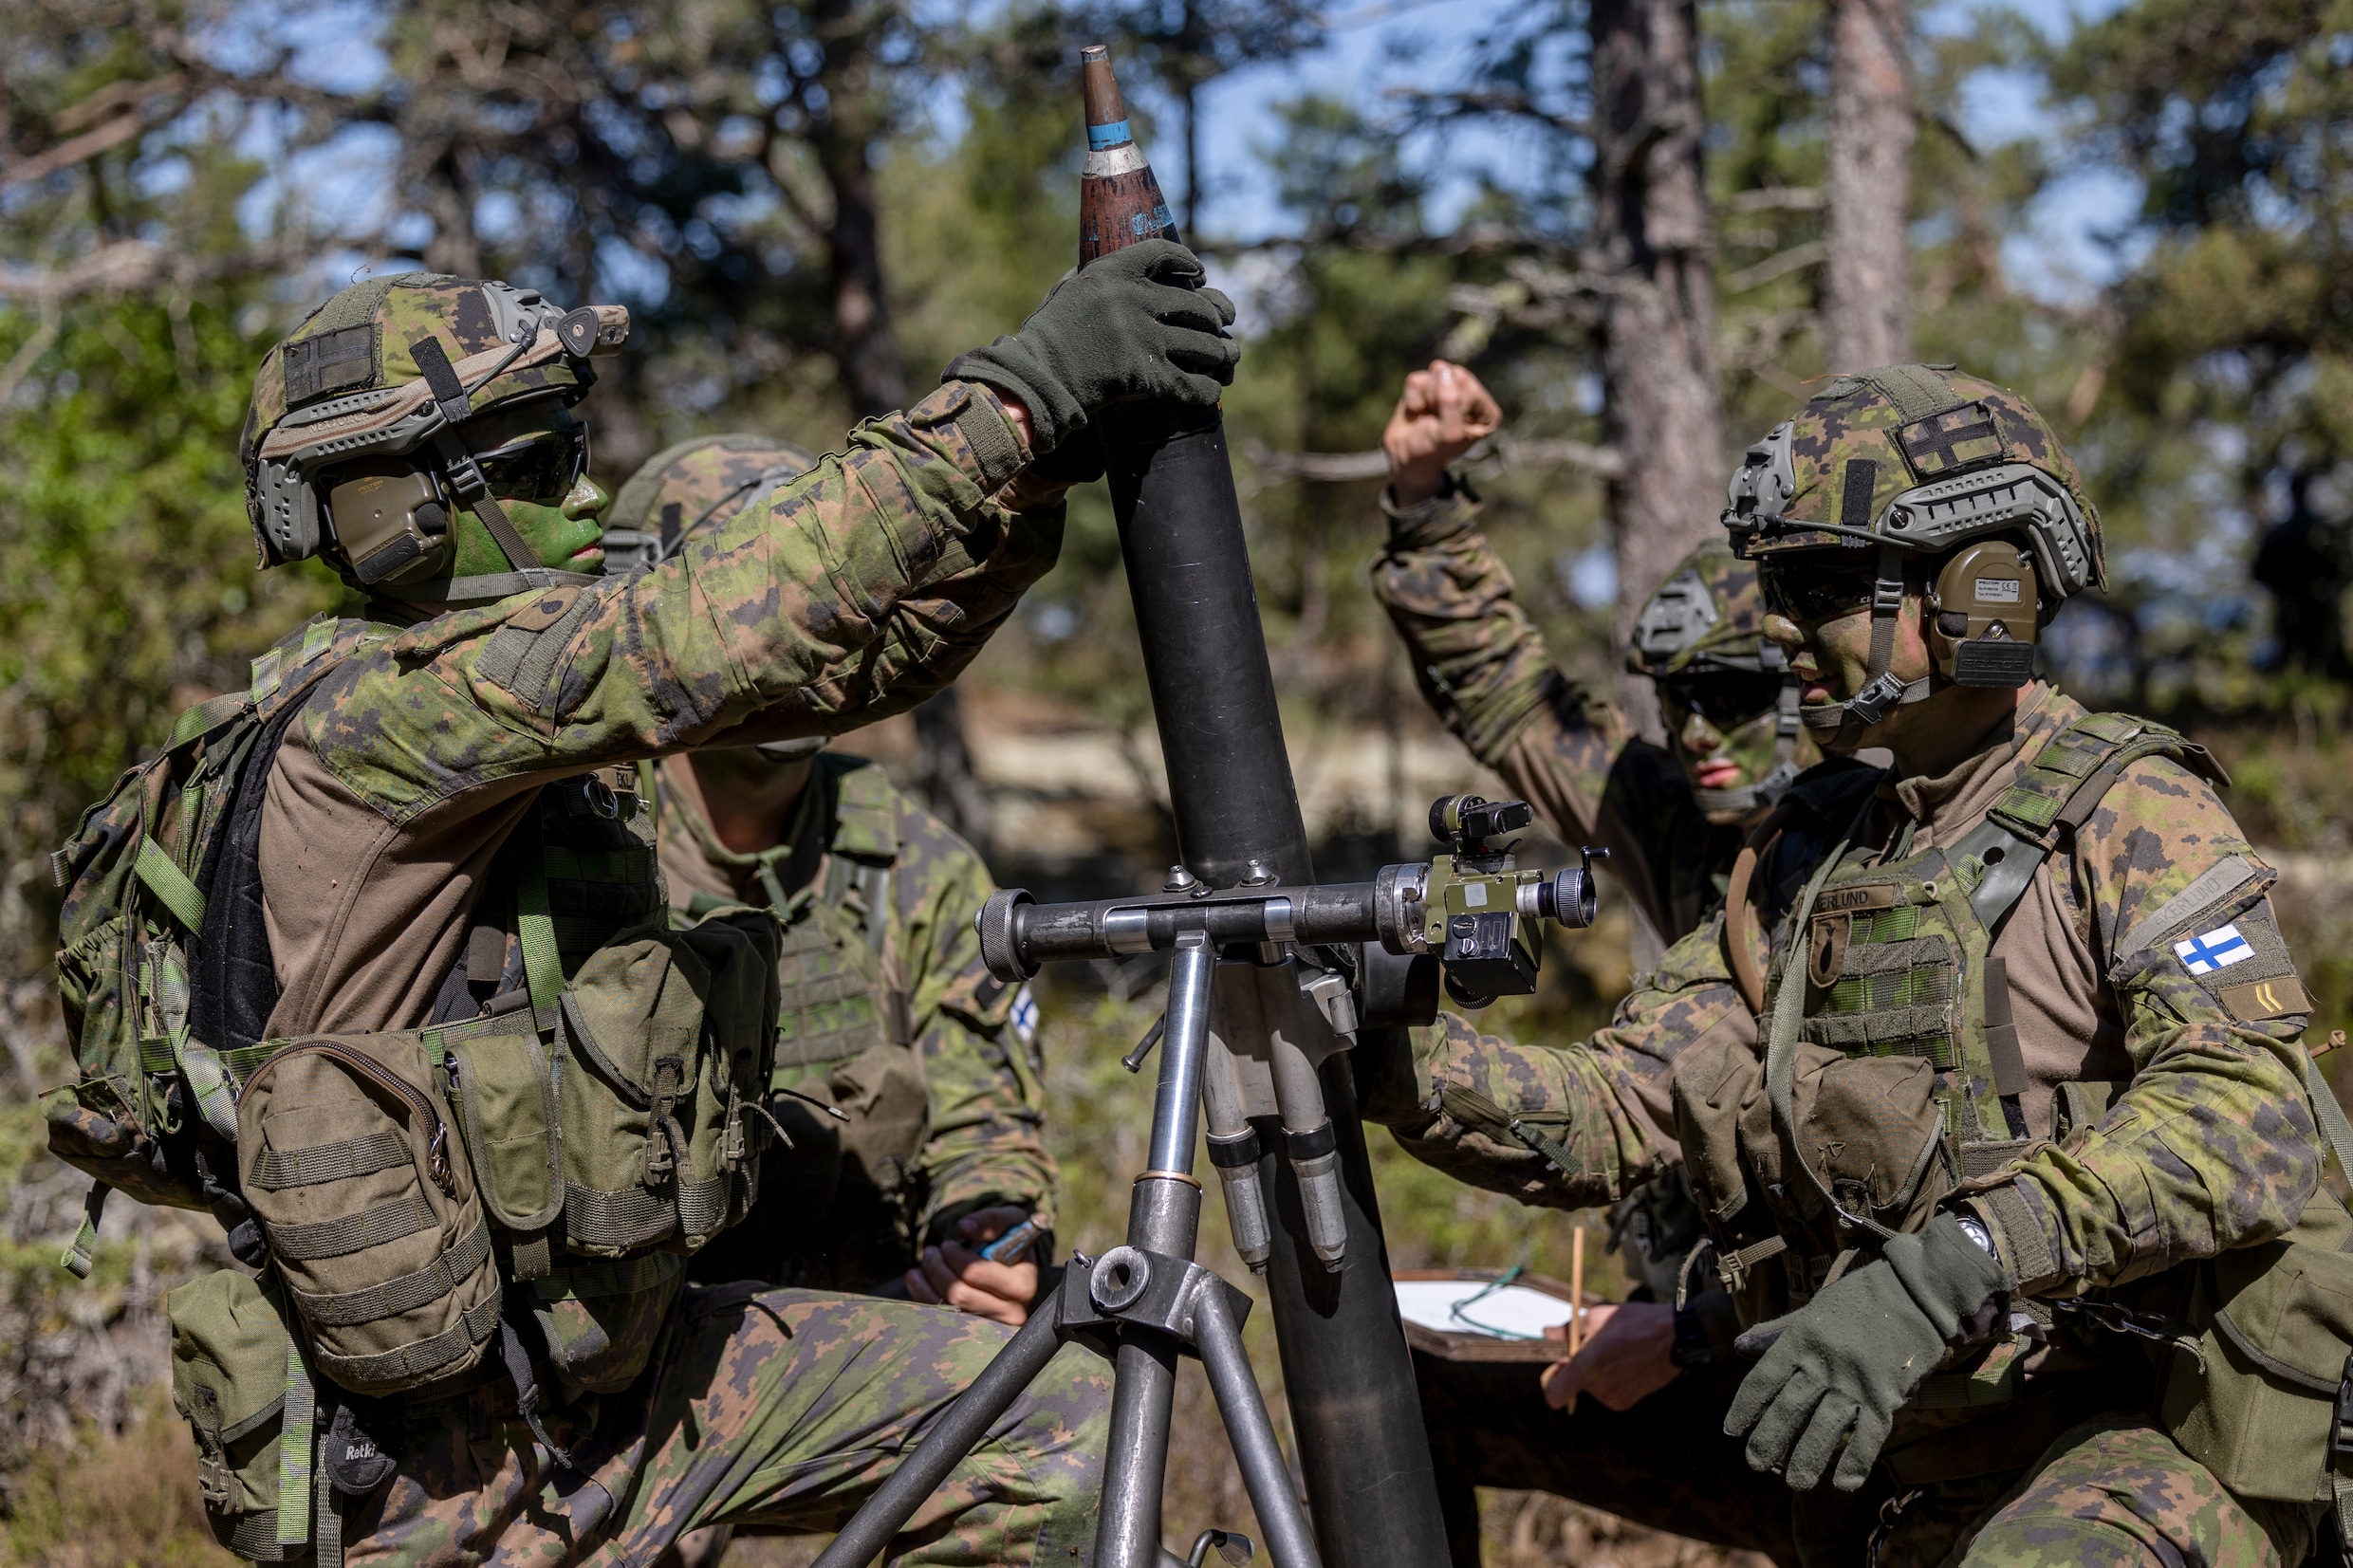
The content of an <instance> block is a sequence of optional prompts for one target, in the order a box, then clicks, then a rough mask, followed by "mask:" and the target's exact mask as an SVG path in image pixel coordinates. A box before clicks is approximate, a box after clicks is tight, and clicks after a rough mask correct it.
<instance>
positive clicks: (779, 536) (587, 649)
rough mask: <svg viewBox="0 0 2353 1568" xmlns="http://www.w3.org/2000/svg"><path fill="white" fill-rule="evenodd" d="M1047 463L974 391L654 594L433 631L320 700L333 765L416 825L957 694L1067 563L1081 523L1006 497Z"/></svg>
mask: <svg viewBox="0 0 2353 1568" xmlns="http://www.w3.org/2000/svg"><path fill="white" fill-rule="evenodd" d="M1026 456H1027V453H1026V451H1025V450H1024V449H1023V448H1022V446H1021V444H1020V440H1019V436H1018V434H1017V433H1016V432H1015V430H1014V428H1013V426H1012V425H1011V423H1010V421H1008V420H1007V419H1006V417H1005V415H1004V411H1003V408H1002V406H1001V405H1000V404H999V403H998V402H997V401H996V399H995V397H994V395H993V394H991V393H990V392H989V391H988V390H987V389H986V388H982V387H974V386H971V385H968V384H967V383H964V382H960V381H957V382H950V383H949V384H948V385H946V386H944V387H942V388H940V389H939V390H938V391H936V392H935V393H934V394H932V396H930V397H926V398H925V399H924V400H923V401H922V402H920V403H918V404H917V405H916V406H915V407H914V408H912V409H909V410H907V411H906V412H905V413H902V414H893V415H886V416H884V417H881V418H879V419H872V420H868V421H867V422H866V423H865V424H863V425H861V426H860V427H859V428H858V429H857V430H856V431H854V432H852V433H851V435H850V438H849V441H848V443H847V450H846V451H845V452H843V453H842V454H840V455H837V456H828V457H826V458H825V459H824V461H823V462H821V463H819V464H818V466H817V467H816V468H815V469H813V470H810V471H809V472H807V473H806V474H803V475H801V476H800V477H798V478H795V479H793V480H790V481H788V482H787V483H786V484H785V485H784V486H782V487H780V488H779V489H777V490H776V492H775V493H774V494H773V495H771V496H770V497H769V499H768V501H767V503H766V504H764V505H754V506H749V507H744V508H743V510H741V511H740V512H738V513H737V514H736V515H735V516H734V517H733V518H732V519H730V520H729V521H728V522H727V523H726V524H725V525H724V526H721V527H720V528H718V529H717V530H715V531H714V532H713V533H712V534H710V535H708V536H707V537H702V538H698V539H696V540H695V542H694V543H693V544H690V545H689V546H688V547H687V548H686V549H685V550H684V551H682V552H680V554H679V555H678V556H676V557H675V558H674V559H672V560H670V561H667V562H665V563H662V564H661V565H659V566H657V567H655V568H654V569H653V570H651V571H649V572H645V573H642V574H640V575H638V576H635V577H630V578H621V579H616V580H613V581H607V582H601V583H598V584H596V585H594V586H592V587H589V588H587V589H585V590H572V589H558V590H553V591H551V592H549V593H547V594H545V595H541V596H539V597H538V598H536V599H528V598H527V599H522V600H506V601H503V602H502V603H500V604H497V605H492V606H488V607H485V608H482V609H478V610H469V611H461V612H458V613H456V614H453V615H447V616H441V617H438V618H435V619H433V620H431V621H427V622H425V623H424V624H422V625H419V626H417V627H414V628H412V629H411V630H410V631H409V632H407V633H405V634H403V635H402V636H400V637H398V638H396V639H395V640H394V641H393V642H391V643H390V644H388V645H387V646H386V648H385V649H384V650H383V651H381V652H380V654H378V655H376V656H374V657H371V658H369V659H366V660H363V661H360V665H361V667H360V668H359V669H357V670H355V671H354V673H352V675H351V676H350V677H348V678H342V679H338V680H336V681H334V682H332V683H331V685H330V688H329V689H326V690H324V691H323V692H322V694H321V697H320V698H318V699H316V700H314V702H313V704H312V709H311V717H310V718H309V721H308V722H309V723H310V726H311V729H312V737H313V744H314V745H315V746H316V747H317V749H318V750H319V753H320V755H321V756H322V758H323V759H324V760H325V761H326V762H327V764H328V766H331V767H333V768H335V770H336V771H337V772H338V774H339V775H340V776H342V777H343V780H344V782H345V783H346V784H349V785H350V786H351V787H352V788H353V789H354V790H355V791H356V792H357V793H359V794H360V795H361V798H363V799H367V800H370V801H373V802H377V803H378V804H379V805H380V807H381V808H384V809H387V810H391V811H395V812H398V811H399V810H402V809H403V808H405V807H409V806H413V805H415V804H417V803H419V802H422V801H425V800H430V799H434V798H437V797H441V796H446V795H451V794H454V793H458V792H460V791H462V790H464V789H467V788H469V787H472V786H474V785H477V784H485V783H489V782H492V781H495V780H498V779H501V778H507V777H512V776H514V775H518V774H523V773H528V772H534V771H543V770H552V771H578V770H580V769H581V768H583V767H584V766H594V765H598V764H602V763H614V762H623V761H629V760H633V759H636V758H640V757H647V756H653V755H657V754H659V753H662V752H667V751H673V750H677V749H679V748H681V747H692V746H696V745H700V744H703V743H705V742H707V741H708V740H709V739H710V738H711V737H712V736H713V735H716V734H718V733H720V732H721V731H730V732H731V733H730V736H729V738H730V741H731V743H732V744H734V745H745V744H749V743H750V742H754V741H760V740H767V739H771V738H776V737H781V736H787V735H796V734H811V733H816V732H820V731H824V732H830V733H839V732H841V731H843V730H846V729H854V728H856V727H857V726H859V725H861V724H865V723H870V722H872V721H873V720H874V719H876V718H879V717H881V716H882V715H883V714H885V713H888V712H891V711H895V710H899V709H902V708H905V707H908V706H911V705H912V704H914V703H915V702H917V701H919V700H921V699H922V698H923V697H924V696H926V695H928V694H930V693H931V692H934V691H936V690H937V689H938V688H939V687H940V686H942V685H944V684H945V683H947V682H948V681H950V680H952V679H953V678H954V676H955V674H956V673H958V672H959V671H961V670H962V669H963V667H964V666H965V664H967V663H968V662H970V660H971V659H972V657H973V655H974V654H975V653H977V652H978V651H979V649H980V646H981V644H982V643H983V642H985V641H986V640H987V638H988V636H989V635H990V634H991V632H992V631H994V630H995V628H996V627H997V626H998V625H999V624H1000V623H1001V622H1002V621H1003V619H1004V618H1005V617H1006V615H1007V614H1008V613H1009V612H1010V610H1011V608H1012V606H1013V604H1014V603H1015V602H1016V601H1017V600H1019V599H1020V597H1021V595H1022V593H1023V592H1024V591H1025V590H1026V589H1027V588H1028V586H1029V585H1030V584H1031V583H1032V582H1034V581H1037V580H1038V578H1039V577H1041V576H1043V575H1044V574H1045V572H1046V571H1047V569H1048V568H1049V567H1050V566H1051V565H1052V564H1053V562H1054V558H1055V555H1056V554H1057V552H1058V551H1059V549H1060V547H1061V536H1062V517H1063V514H1062V509H1061V507H1060V506H1059V504H1055V505H1051V506H1048V507H1044V508H1043V509H1040V510H1037V511H1031V512H1015V511H1012V510H1010V509H1009V508H1007V507H1004V506H1002V505H1000V504H998V503H997V502H996V501H994V500H993V499H991V497H992V496H993V495H994V494H995V493H996V492H997V491H999V490H1000V489H1003V488H1004V486H1005V483H1006V481H1007V480H1008V479H1009V478H1010V477H1011V475H1012V473H1013V471H1014V470H1016V469H1018V467H1019V466H1020V464H1021V463H1022V462H1023V461H1024V460H1025V459H1026ZM387 732H390V733H391V735H392V737H394V738H393V740H392V741H391V743H390V744H388V743H387Z"/></svg>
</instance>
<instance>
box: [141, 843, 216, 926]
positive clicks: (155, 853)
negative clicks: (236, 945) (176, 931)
mask: <svg viewBox="0 0 2353 1568" xmlns="http://www.w3.org/2000/svg"><path fill="white" fill-rule="evenodd" d="M132 869H133V870H134V871H136V872H138V873H139V880H140V881H142V882H144V883H146V884H147V891H148V892H150V893H152V894H154V895H156V897H157V899H159V900H160V901H161V902H162V904H163V907H164V908H165V909H167V910H170V911H171V912H172V918H174V919H175V920H177V921H178V922H179V923H180V925H181V926H183V927H184V928H186V929H187V931H188V932H189V933H190V934H191V935H194V934H195V932H197V931H198V930H199V929H201V928H202V927H203V925H204V895H203V894H202V893H201V892H200V891H198V889H197V887H196V884H195V883H194V882H192V881H190V880H189V879H188V875H187V873H185V872H183V871H181V870H180V869H179V867H177V866H176V865H174V864H173V863H172V857H171V856H170V855H168V854H166V853H165V852H164V849H163V846H162V845H161V844H158V843H157V842H156V841H155V840H154V839H146V838H142V839H139V858H138V859H137V860H136V861H134V862H133V863H132Z"/></svg>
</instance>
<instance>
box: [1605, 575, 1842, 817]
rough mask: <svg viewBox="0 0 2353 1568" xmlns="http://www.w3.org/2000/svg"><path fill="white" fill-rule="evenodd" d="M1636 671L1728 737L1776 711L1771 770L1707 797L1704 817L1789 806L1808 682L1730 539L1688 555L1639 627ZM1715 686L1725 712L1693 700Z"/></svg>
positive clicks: (1631, 665)
mask: <svg viewBox="0 0 2353 1568" xmlns="http://www.w3.org/2000/svg"><path fill="white" fill-rule="evenodd" d="M1626 668H1627V669H1628V670H1630V671H1632V672H1633V673H1636V674H1638V675H1648V676H1649V677H1650V678H1651V679H1652V680H1654V681H1656V682H1658V684H1659V685H1660V686H1661V687H1662V688H1665V689H1667V690H1668V691H1670V692H1673V691H1677V689H1680V690H1681V692H1684V693H1686V703H1687V706H1694V707H1698V708H1700V709H1701V710H1703V713H1704V716H1705V717H1706V718H1707V719H1708V721H1709V722H1710V723H1712V724H1714V725H1715V726H1716V728H1717V729H1722V730H1724V731H1725V732H1726V733H1727V734H1729V733H1730V732H1731V729H1732V726H1733V725H1735V724H1742V723H1746V722H1748V721H1750V720H1751V719H1754V718H1755V717H1757V716H1758V715H1759V714H1762V713H1765V712H1767V711H1775V712H1777V714H1778V718H1777V720H1776V724H1775V729H1774V735H1773V766H1772V769H1771V771H1769V772H1768V773H1767V774H1766V775H1765V776H1764V777H1763V778H1761V779H1759V780H1757V781H1756V782H1755V783H1754V784H1744V785H1742V786H1741V787H1739V788H1737V789H1703V788H1700V787H1698V786H1697V785H1694V786H1693V789H1692V795H1693V798H1694V799H1695V801H1696V802H1697V803H1698V805H1699V808H1700V809H1701V810H1702V811H1706V812H1709V813H1711V814H1715V813H1738V814H1740V815H1742V816H1746V815H1748V814H1749V813H1751V812H1753V811H1755V810H1757V809H1759V808H1760V807H1764V806H1769V805H1771V804H1773V803H1774V802H1777V801H1779V800H1780V799H1781V797H1782V795H1783V794H1784V793H1786V792H1787V791H1788V787H1789V785H1790V784H1791V783H1792V782H1793V781H1794V780H1795V779H1796V778H1797V775H1798V771H1799V770H1798V766H1797V737H1798V729H1799V725H1798V684H1797V679H1796V677H1795V676H1793V675H1792V674H1791V673H1789V665H1788V658H1787V657H1786V655H1783V653H1782V651H1781V648H1780V645H1779V644H1777V643H1773V642H1769V641H1767V640H1766V637H1765V604H1764V597H1763V595H1762V593H1761V592H1760V590H1759V588H1758V586H1757V577H1756V567H1755V566H1754V565H1753V564H1751V563H1749V562H1746V561H1743V560H1741V559H1740V558H1739V557H1738V556H1737V555H1735V554H1734V553H1733V552H1732V544H1731V542H1730V541H1729V540H1725V539H1711V540H1709V541H1707V542H1706V543H1704V544H1701V545H1700V546H1699V547H1698V548H1697V549H1695V550H1694V551H1692V553H1691V554H1689V555H1687V556H1685V557H1684V558H1683V559H1682V561H1681V562H1679V563H1677V566H1676V568H1675V570H1674V571H1673V572H1671V573H1669V574H1668V577H1667V580H1666V581H1664V582H1662V583H1660V584H1659V585H1658V592H1656V593H1654V594H1652V595H1651V596H1650V599H1649V600H1647V601H1646V602H1645V603H1644V604H1643V605H1642V612H1641V614H1640V615H1639V616H1637V617H1636V618H1635V620H1634V639H1633V642H1632V643H1631V644H1630V645H1629V646H1628V647H1627V649H1626ZM1709 687H1716V688H1719V689H1721V690H1723V691H1724V692H1726V693H1727V697H1728V706H1727V708H1726V710H1725V711H1721V712H1715V711H1706V709H1707V708H1708V706H1709V705H1708V704H1706V703H1705V702H1693V701H1691V700H1690V699H1691V698H1695V697H1697V696H1698V695H1699V693H1700V692H1703V691H1705V690H1706V689H1707V688H1709Z"/></svg>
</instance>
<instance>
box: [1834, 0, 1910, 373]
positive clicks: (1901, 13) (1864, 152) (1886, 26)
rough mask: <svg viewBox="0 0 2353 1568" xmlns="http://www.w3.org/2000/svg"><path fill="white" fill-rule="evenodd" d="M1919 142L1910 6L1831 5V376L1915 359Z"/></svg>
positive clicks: (1844, 0)
mask: <svg viewBox="0 0 2353 1568" xmlns="http://www.w3.org/2000/svg"><path fill="white" fill-rule="evenodd" d="M1913 135H1914V123H1913V118H1912V57H1911V27H1910V22H1909V18H1908V17H1907V15H1906V13H1905V9H1904V0H1834V4H1833V5H1832V6H1831V8H1830V158H1829V173H1828V179H1827V182H1826V189H1827V194H1828V214H1827V220H1826V223H1825V238H1826V239H1827V241H1828V243H1829V250H1830V255H1829V265H1828V267H1827V275H1826V277H1825V280H1824V285H1823V302H1822V333H1823V347H1824V350H1825V353H1826V355H1827V357H1828V360H1829V368H1830V369H1832V370H1868V369H1870V368H1871V367H1872V366H1874V365H1886V364H1899V363H1901V362H1902V361H1904V360H1909V359H1911V358H1912V247H1911V240H1910V235H1909V233H1908V229H1909V226H1910V223H1911V217H1912V141H1913Z"/></svg>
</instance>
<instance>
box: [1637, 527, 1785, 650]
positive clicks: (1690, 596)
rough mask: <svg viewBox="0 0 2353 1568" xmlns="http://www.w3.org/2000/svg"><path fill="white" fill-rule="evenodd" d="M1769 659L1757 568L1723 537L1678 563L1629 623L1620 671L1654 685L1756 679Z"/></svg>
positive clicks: (1762, 600) (1763, 607) (1701, 546)
mask: <svg viewBox="0 0 2353 1568" xmlns="http://www.w3.org/2000/svg"><path fill="white" fill-rule="evenodd" d="M1769 658H1770V655H1769V654H1768V653H1767V650H1766V644H1765V599H1764V595H1763V594H1762V592H1760V591H1759V589H1758V587H1757V581H1756V567H1755V566H1754V565H1753V564H1751V563H1749V562H1746V561H1743V560H1741V559H1740V558H1739V557H1738V556H1737V555H1735V554H1733V553H1732V543H1731V541H1729V540H1724V539H1711V540H1709V541H1708V542H1707V543H1705V544H1701V545H1700V546H1699V547H1698V548H1697V549H1695V550H1694V551H1692V553H1691V554H1689V555H1687V556H1685V557H1684V558H1683V559H1682V560H1681V561H1680V562H1678V563H1677V564H1676V568H1675V570H1674V571H1673V572H1671V573H1669V574H1668V576H1667V580H1666V581H1664V582H1662V583H1660V584H1659V585H1658V592H1656V593H1654V594H1652V595H1651V596H1650V599H1649V600H1647V601H1646V602H1644V604H1643V605H1642V613H1641V614H1640V615H1639V616H1637V617H1636V618H1635V619H1634V640H1633V642H1632V643H1631V644H1629V645H1628V647H1627V648H1626V668H1627V669H1628V670H1630V671H1632V672H1633V673H1636V674H1638V675H1648V676H1650V677H1651V678H1652V679H1653V680H1673V679H1677V678H1678V677H1687V676H1696V675H1704V674H1708V673H1714V672H1723V673H1743V674H1756V673H1762V672H1764V671H1765V670H1766V668H1767V663H1768V660H1769ZM1775 667H1776V668H1777V665H1776V666H1775Z"/></svg>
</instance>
